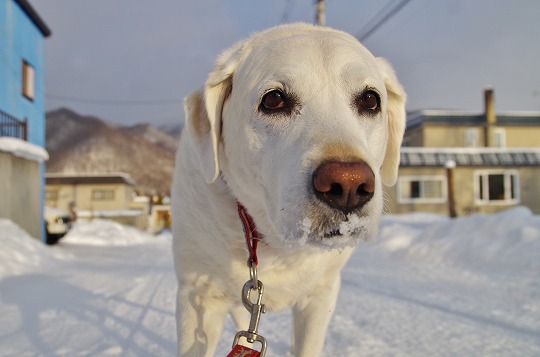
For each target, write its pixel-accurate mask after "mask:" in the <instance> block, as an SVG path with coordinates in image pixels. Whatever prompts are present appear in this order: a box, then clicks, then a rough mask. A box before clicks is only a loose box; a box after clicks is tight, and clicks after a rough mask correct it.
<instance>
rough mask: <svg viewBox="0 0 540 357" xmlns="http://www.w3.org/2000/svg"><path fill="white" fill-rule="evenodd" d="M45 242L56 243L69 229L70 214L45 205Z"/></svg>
mask: <svg viewBox="0 0 540 357" xmlns="http://www.w3.org/2000/svg"><path fill="white" fill-rule="evenodd" d="M45 229H46V231H47V238H46V241H45V243H47V244H56V243H57V242H58V241H59V240H60V239H61V238H62V237H63V236H65V235H66V233H67V232H69V230H70V229H71V215H70V214H69V212H68V211H65V210H63V209H59V208H53V207H45Z"/></svg>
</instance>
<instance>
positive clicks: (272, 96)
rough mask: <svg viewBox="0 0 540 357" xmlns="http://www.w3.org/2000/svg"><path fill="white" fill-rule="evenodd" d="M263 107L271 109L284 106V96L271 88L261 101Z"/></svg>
mask: <svg viewBox="0 0 540 357" xmlns="http://www.w3.org/2000/svg"><path fill="white" fill-rule="evenodd" d="M261 104H262V105H263V107H264V109H267V110H270V111H273V110H278V109H283V108H285V96H284V95H283V93H282V92H281V91H279V90H273V91H271V92H268V93H266V94H265V95H264V97H263V99H262V103H261Z"/></svg>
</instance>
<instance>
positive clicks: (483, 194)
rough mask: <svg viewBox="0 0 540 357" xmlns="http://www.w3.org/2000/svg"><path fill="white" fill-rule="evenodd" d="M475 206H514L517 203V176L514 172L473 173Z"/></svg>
mask: <svg viewBox="0 0 540 357" xmlns="http://www.w3.org/2000/svg"><path fill="white" fill-rule="evenodd" d="M475 199H476V203H477V204H481V205H489V204H514V203H518V202H519V175H518V172H517V171H515V170H508V171H478V172H475Z"/></svg>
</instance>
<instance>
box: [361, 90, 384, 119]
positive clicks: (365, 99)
mask: <svg viewBox="0 0 540 357" xmlns="http://www.w3.org/2000/svg"><path fill="white" fill-rule="evenodd" d="M356 107H357V108H358V111H359V112H360V113H377V112H378V111H379V107H380V98H379V95H378V94H377V92H375V91H372V90H366V91H364V92H363V93H362V94H360V95H359V96H358V97H357V98H356Z"/></svg>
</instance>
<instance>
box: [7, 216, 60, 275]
mask: <svg viewBox="0 0 540 357" xmlns="http://www.w3.org/2000/svg"><path fill="white" fill-rule="evenodd" d="M0 244H1V245H2V248H1V249H0V279H1V278H4V277H6V276H9V275H20V274H24V273H28V272H31V271H35V270H37V269H42V268H43V267H46V266H52V265H54V264H55V263H56V261H57V259H59V258H67V257H69V256H70V255H69V254H68V253H66V252H61V251H58V250H53V249H51V248H50V247H47V246H45V245H44V244H43V243H41V242H40V241H38V240H37V239H35V238H32V237H31V236H30V235H28V233H26V231H24V230H22V229H21V228H20V227H19V226H18V225H16V224H15V223H13V222H11V221H10V220H7V219H0Z"/></svg>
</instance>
